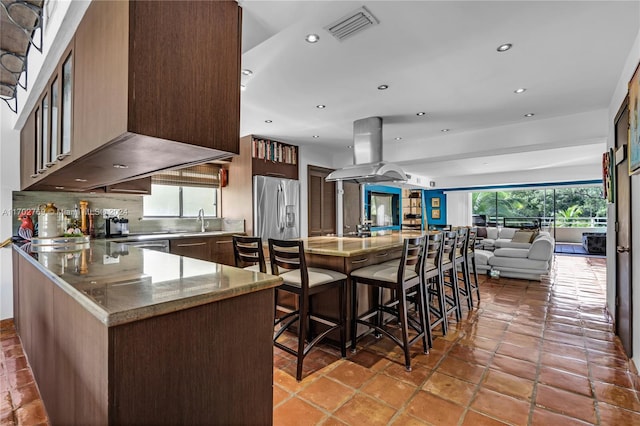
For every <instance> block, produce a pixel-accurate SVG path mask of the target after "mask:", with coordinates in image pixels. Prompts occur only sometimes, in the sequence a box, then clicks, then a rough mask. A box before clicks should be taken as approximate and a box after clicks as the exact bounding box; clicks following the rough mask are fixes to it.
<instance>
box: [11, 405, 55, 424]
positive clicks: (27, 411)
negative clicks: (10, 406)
mask: <svg viewBox="0 0 640 426" xmlns="http://www.w3.org/2000/svg"><path fill="white" fill-rule="evenodd" d="M15 417H16V420H17V422H16V423H17V424H19V425H39V424H43V423H44V424H46V423H48V421H49V419H48V418H47V412H46V410H45V408H44V404H42V401H41V400H39V399H38V400H35V401H31V402H30V403H28V404H25V405H23V406H22V407H20V408H18V409H17V410H16V411H15Z"/></svg>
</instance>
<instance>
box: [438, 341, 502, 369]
mask: <svg viewBox="0 0 640 426" xmlns="http://www.w3.org/2000/svg"><path fill="white" fill-rule="evenodd" d="M448 355H449V356H454V357H456V358H459V359H461V360H463V361H467V362H470V363H472V364H478V365H486V364H487V363H488V362H489V361H490V360H491V358H492V357H493V352H489V351H485V350H484V349H480V348H472V347H469V346H465V345H460V344H457V345H455V346H454V347H453V348H451V350H450V351H449V354H448Z"/></svg>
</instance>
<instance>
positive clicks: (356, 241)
mask: <svg viewBox="0 0 640 426" xmlns="http://www.w3.org/2000/svg"><path fill="white" fill-rule="evenodd" d="M420 235H424V234H423V233H422V232H418V231H409V232H406V231H403V232H393V233H391V234H386V235H380V236H375V237H366V238H358V237H333V236H331V237H309V238H303V241H304V247H305V252H307V253H310V254H319V255H325V256H338V257H351V256H359V255H362V254H366V253H371V252H374V251H378V250H387V249H394V248H399V247H402V244H403V242H404V239H405V238H408V237H416V236H420Z"/></svg>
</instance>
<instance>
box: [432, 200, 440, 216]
mask: <svg viewBox="0 0 640 426" xmlns="http://www.w3.org/2000/svg"><path fill="white" fill-rule="evenodd" d="M431 207H440V198H432V199H431ZM438 217H440V216H438Z"/></svg>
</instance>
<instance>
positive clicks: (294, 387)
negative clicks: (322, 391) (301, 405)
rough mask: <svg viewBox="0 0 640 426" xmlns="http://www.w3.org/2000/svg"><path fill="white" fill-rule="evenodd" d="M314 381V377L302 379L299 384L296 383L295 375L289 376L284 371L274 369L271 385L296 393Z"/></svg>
mask: <svg viewBox="0 0 640 426" xmlns="http://www.w3.org/2000/svg"><path fill="white" fill-rule="evenodd" d="M314 380H316V377H315V376H314V377H310V376H307V377H303V378H302V380H301V381H300V382H297V381H296V377H295V375H291V374H289V373H287V372H285V371H284V370H280V369H277V368H276V369H274V370H273V383H275V384H278V385H279V386H280V387H282V388H283V389H285V390H287V391H289V392H298V391H299V390H300V389H302V388H304V387H305V386H307V385H308V384H309V383H311V382H313V381H314Z"/></svg>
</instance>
